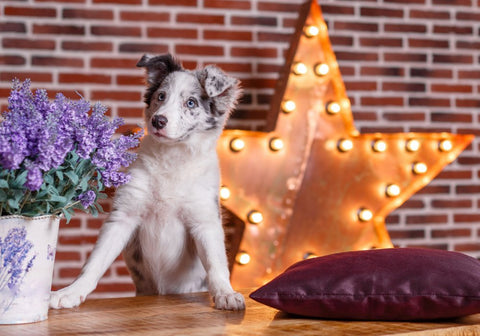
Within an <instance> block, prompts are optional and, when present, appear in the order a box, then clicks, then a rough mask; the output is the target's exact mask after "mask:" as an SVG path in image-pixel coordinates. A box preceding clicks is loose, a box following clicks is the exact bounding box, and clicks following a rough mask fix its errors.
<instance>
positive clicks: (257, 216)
mask: <svg viewBox="0 0 480 336" xmlns="http://www.w3.org/2000/svg"><path fill="white" fill-rule="evenodd" d="M247 219H248V221H249V222H250V223H252V224H260V223H261V222H263V215H262V213H261V212H260V211H257V210H252V211H250V212H249V213H248V215H247Z"/></svg>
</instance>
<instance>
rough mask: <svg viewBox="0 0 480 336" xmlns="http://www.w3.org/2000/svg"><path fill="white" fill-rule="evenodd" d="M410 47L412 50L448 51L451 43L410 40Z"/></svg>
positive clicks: (446, 41)
mask: <svg viewBox="0 0 480 336" xmlns="http://www.w3.org/2000/svg"><path fill="white" fill-rule="evenodd" d="M408 46H409V47H410V48H427V49H432V48H433V49H448V48H450V43H449V41H448V40H432V39H424V38H422V39H420V38H409V39H408Z"/></svg>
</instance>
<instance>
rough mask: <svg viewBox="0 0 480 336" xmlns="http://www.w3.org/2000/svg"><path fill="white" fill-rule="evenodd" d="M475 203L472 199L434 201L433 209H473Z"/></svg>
mask: <svg viewBox="0 0 480 336" xmlns="http://www.w3.org/2000/svg"><path fill="white" fill-rule="evenodd" d="M472 206H473V202H472V200H470V199H438V200H435V199H434V200H432V207H434V208H437V209H445V208H450V209H464V208H471V207H472Z"/></svg>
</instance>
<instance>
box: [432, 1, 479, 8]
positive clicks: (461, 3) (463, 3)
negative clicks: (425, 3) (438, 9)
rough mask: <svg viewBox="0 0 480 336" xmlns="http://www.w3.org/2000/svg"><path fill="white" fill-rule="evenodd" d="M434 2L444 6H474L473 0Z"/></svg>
mask: <svg viewBox="0 0 480 336" xmlns="http://www.w3.org/2000/svg"><path fill="white" fill-rule="evenodd" d="M432 3H433V4H434V5H442V6H469V7H470V6H472V0H433V2H432Z"/></svg>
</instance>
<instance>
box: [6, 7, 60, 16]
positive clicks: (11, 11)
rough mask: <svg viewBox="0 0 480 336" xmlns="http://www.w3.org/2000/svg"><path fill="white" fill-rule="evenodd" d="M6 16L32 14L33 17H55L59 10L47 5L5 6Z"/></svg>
mask: <svg viewBox="0 0 480 336" xmlns="http://www.w3.org/2000/svg"><path fill="white" fill-rule="evenodd" d="M3 13H4V15H5V16H26V17H28V16H31V17H37V18H39V17H42V18H54V17H56V16H57V10H56V9H55V8H46V7H38V6H35V7H26V6H21V7H16V6H5V8H4V9H3Z"/></svg>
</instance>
